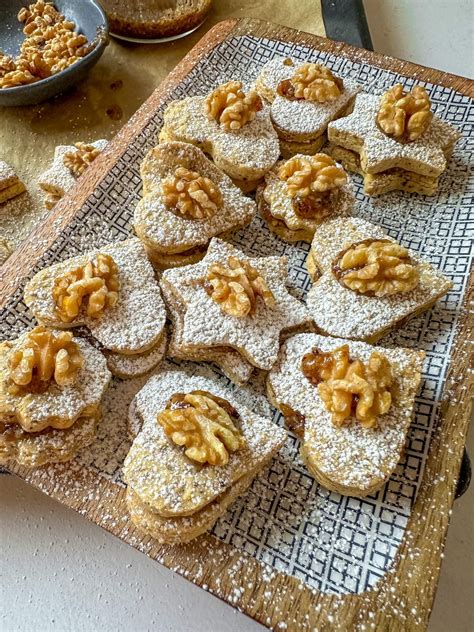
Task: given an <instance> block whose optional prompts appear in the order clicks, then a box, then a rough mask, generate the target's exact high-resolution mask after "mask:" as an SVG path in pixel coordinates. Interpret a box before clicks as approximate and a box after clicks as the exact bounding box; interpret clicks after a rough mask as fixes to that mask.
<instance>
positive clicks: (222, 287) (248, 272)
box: [205, 257, 275, 318]
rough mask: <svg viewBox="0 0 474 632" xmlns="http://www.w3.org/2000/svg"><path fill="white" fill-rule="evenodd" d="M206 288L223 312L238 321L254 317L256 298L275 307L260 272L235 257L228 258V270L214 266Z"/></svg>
mask: <svg viewBox="0 0 474 632" xmlns="http://www.w3.org/2000/svg"><path fill="white" fill-rule="evenodd" d="M205 288H206V291H207V293H208V294H209V296H210V297H211V298H212V300H213V301H214V302H215V303H217V304H218V305H220V307H221V309H222V311H223V312H225V313H226V314H229V315H230V316H236V317H237V318H242V317H244V316H248V315H249V314H251V313H253V312H254V311H255V307H256V304H257V298H258V297H259V296H260V297H261V298H262V299H263V302H264V303H265V305H266V306H267V307H273V306H274V305H275V297H274V296H273V293H272V292H271V290H270V289H269V287H268V285H267V284H266V282H265V279H264V278H263V277H262V276H261V274H260V272H259V271H258V270H256V269H255V268H254V267H253V266H251V265H250V263H249V262H248V261H243V260H241V259H238V258H237V257H229V258H228V260H227V266H225V265H222V264H220V263H213V264H212V265H211V266H210V267H209V270H208V272H207V279H206V284H205Z"/></svg>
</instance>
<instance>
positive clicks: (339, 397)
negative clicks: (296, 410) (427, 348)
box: [301, 345, 393, 428]
mask: <svg viewBox="0 0 474 632" xmlns="http://www.w3.org/2000/svg"><path fill="white" fill-rule="evenodd" d="M301 370H302V371H303V374H304V375H305V377H307V378H308V380H309V381H310V382H311V383H312V384H314V385H315V386H317V387H318V394H319V396H320V397H321V399H322V401H323V403H324V406H325V408H326V410H327V411H328V412H330V413H332V422H333V423H334V425H336V426H342V425H343V424H344V422H348V421H350V418H351V416H354V417H355V418H356V420H357V421H358V422H360V424H361V425H362V426H363V427H364V428H376V427H377V420H378V417H380V416H381V415H384V414H385V413H387V412H388V411H389V409H390V406H391V403H392V394H391V392H390V387H391V385H392V380H393V377H392V368H391V365H390V362H389V361H388V359H387V358H386V357H385V356H384V355H382V354H381V353H378V352H377V351H374V352H373V353H372V355H371V356H370V358H369V361H368V363H367V364H364V363H363V362H361V361H360V360H352V359H351V358H350V356H349V346H348V345H343V346H342V347H338V348H337V349H334V350H333V351H330V352H327V353H325V352H323V351H320V350H319V349H313V350H312V351H310V352H309V353H307V354H306V355H304V356H303V359H302V362H301Z"/></svg>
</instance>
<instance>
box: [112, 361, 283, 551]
mask: <svg viewBox="0 0 474 632" xmlns="http://www.w3.org/2000/svg"><path fill="white" fill-rule="evenodd" d="M132 407H133V409H134V411H135V413H134V414H138V415H139V416H140V417H141V418H142V420H143V425H142V427H141V430H140V432H139V434H138V436H137V437H136V438H135V440H134V442H133V445H132V447H131V449H130V452H129V453H128V455H127V457H126V459H125V464H124V478H125V482H126V483H127V485H128V490H127V504H128V506H129V509H130V512H131V517H132V520H133V522H134V523H135V524H136V525H137V526H138V527H139V528H140V529H142V530H143V531H145V532H146V533H148V534H149V535H151V536H152V537H154V538H156V539H158V540H159V541H161V542H168V543H178V542H187V541H189V540H191V539H192V538H194V537H197V536H198V535H199V534H201V533H203V532H204V531H206V530H207V529H209V528H211V527H212V525H213V524H214V523H215V521H216V520H217V518H218V517H219V516H220V515H222V514H223V513H224V511H225V509H226V508H227V506H228V505H229V504H230V502H232V500H233V499H234V498H235V497H236V496H237V495H239V494H241V493H242V492H243V491H245V489H246V488H247V487H248V485H249V484H250V482H251V481H252V479H253V478H254V476H255V475H256V474H257V472H258V471H260V470H261V469H262V468H263V467H264V465H265V464H266V463H267V462H268V461H269V460H270V459H271V458H272V457H273V456H274V454H275V453H276V452H277V451H278V450H279V449H280V447H281V446H282V444H283V442H284V440H285V437H286V432H285V431H284V430H283V429H282V428H280V427H278V426H276V425H275V424H274V423H272V422H271V421H270V420H268V419H265V418H263V417H261V416H260V415H257V414H256V413H254V412H253V411H251V410H250V409H248V408H246V407H245V406H242V405H241V404H240V403H239V402H238V401H236V400H235V399H234V396H233V394H232V392H231V391H230V390H229V389H227V388H225V387H223V386H222V384H221V383H219V382H217V380H214V379H210V378H203V377H198V376H190V375H188V374H186V373H185V372H184V371H178V370H162V371H160V372H158V373H157V374H156V375H154V376H152V377H151V378H150V380H149V381H148V382H147V384H146V385H145V386H144V387H143V388H142V390H141V391H139V393H138V394H137V395H136V397H135V399H134V401H133V402H132ZM204 427H205V428H207V431H206V432H203V429H204ZM214 463H216V464H214Z"/></svg>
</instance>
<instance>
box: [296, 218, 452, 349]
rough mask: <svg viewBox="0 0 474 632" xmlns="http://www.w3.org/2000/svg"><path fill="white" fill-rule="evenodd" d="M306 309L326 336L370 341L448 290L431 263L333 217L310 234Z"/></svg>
mask: <svg viewBox="0 0 474 632" xmlns="http://www.w3.org/2000/svg"><path fill="white" fill-rule="evenodd" d="M307 267H308V271H309V273H310V276H311V277H312V278H313V280H314V281H315V282H314V285H313V286H312V287H311V288H310V290H309V292H308V294H307V297H306V305H307V307H308V309H309V312H310V314H311V316H312V318H313V319H314V322H315V324H316V326H317V327H318V328H319V329H320V330H321V331H322V332H324V333H326V334H327V335H330V336H338V337H341V338H342V337H344V338H349V339H353V340H366V341H367V342H375V341H376V340H378V339H379V338H380V337H381V336H383V335H384V334H385V333H387V332H388V331H390V330H391V329H393V328H394V327H397V326H400V324H401V323H402V322H404V321H405V320H406V319H407V318H409V317H413V316H416V315H418V314H420V313H421V312H424V311H425V310H427V309H429V308H430V307H431V306H432V305H434V303H435V302H436V301H437V300H438V299H439V298H441V297H442V296H444V295H445V294H446V293H447V292H448V291H449V289H450V288H451V286H452V283H451V281H450V280H449V279H448V278H446V277H445V276H444V275H443V274H441V272H438V271H437V270H436V269H435V268H434V267H433V266H432V265H431V264H430V263H428V262H426V261H423V260H422V259H420V258H419V257H418V256H417V255H415V254H414V253H412V252H411V251H409V250H408V249H406V248H403V247H402V246H400V245H399V244H398V243H397V242H396V241H395V240H394V239H391V238H390V237H388V236H387V235H386V234H385V232H384V231H383V230H382V229H381V228H380V227H379V226H375V225H374V224H371V223H370V222H367V221H365V220H363V219H359V218H343V217H340V218H336V219H334V220H330V221H328V222H325V223H324V224H322V225H321V226H320V227H319V228H318V229H317V230H316V233H315V235H314V239H313V242H312V244H311V250H310V253H309V255H308V260H307Z"/></svg>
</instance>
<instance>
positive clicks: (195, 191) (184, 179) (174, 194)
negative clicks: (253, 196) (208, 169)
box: [161, 167, 222, 219]
mask: <svg viewBox="0 0 474 632" xmlns="http://www.w3.org/2000/svg"><path fill="white" fill-rule="evenodd" d="M161 195H162V198H163V202H164V203H165V205H166V206H167V207H168V208H170V209H171V210H172V211H174V212H176V214H177V215H181V216H182V217H185V218H188V219H209V218H210V217H212V216H213V215H214V214H215V213H216V211H217V209H218V208H219V207H220V206H221V204H222V195H221V192H220V189H219V187H218V186H217V185H216V184H214V182H213V181H212V180H210V179H209V178H206V177H204V176H201V175H200V174H199V173H198V172H197V171H190V170H189V169H186V168H185V167H177V168H176V170H175V172H174V174H173V175H170V176H168V177H167V178H165V179H164V180H163V181H162V182H161Z"/></svg>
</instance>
